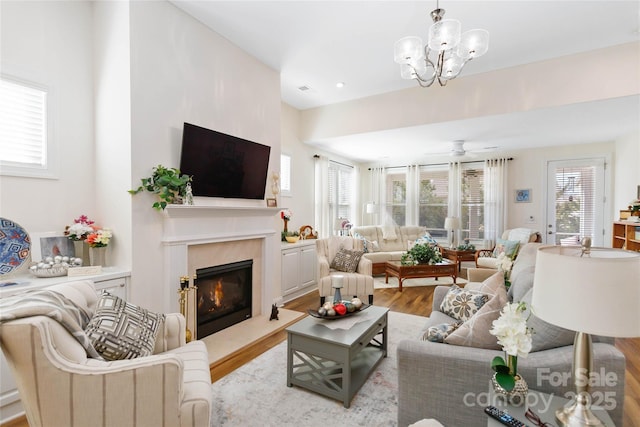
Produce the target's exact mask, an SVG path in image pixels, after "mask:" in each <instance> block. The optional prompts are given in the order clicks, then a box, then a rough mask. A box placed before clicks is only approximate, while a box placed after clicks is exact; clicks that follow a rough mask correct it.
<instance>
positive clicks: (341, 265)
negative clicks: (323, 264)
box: [330, 249, 364, 273]
mask: <svg viewBox="0 0 640 427" xmlns="http://www.w3.org/2000/svg"><path fill="white" fill-rule="evenodd" d="M363 253H364V252H363V251H352V250H349V249H340V250H339V251H338V253H337V254H336V256H335V257H334V258H333V260H332V261H331V266H330V267H331V268H333V269H334V270H338V271H344V272H345V273H353V272H355V271H356V270H357V268H358V263H359V262H360V258H362V254H363Z"/></svg>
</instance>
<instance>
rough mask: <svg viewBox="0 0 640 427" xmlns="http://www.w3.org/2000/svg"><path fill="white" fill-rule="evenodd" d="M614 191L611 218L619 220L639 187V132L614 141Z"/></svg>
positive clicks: (636, 195)
mask: <svg viewBox="0 0 640 427" xmlns="http://www.w3.org/2000/svg"><path fill="white" fill-rule="evenodd" d="M613 166H614V168H615V169H614V170H615V178H614V179H615V191H614V192H613V197H614V201H613V218H614V219H618V218H620V210H621V209H627V207H628V206H629V202H630V201H631V200H633V199H634V198H636V197H639V196H638V186H640V131H638V132H635V133H632V134H629V135H625V136H624V137H622V138H620V139H618V140H617V141H616V153H615V160H614V163H613Z"/></svg>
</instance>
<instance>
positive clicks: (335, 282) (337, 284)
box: [331, 276, 344, 288]
mask: <svg viewBox="0 0 640 427" xmlns="http://www.w3.org/2000/svg"><path fill="white" fill-rule="evenodd" d="M343 280H344V277H343V276H331V286H332V287H334V288H341V287H342V283H343Z"/></svg>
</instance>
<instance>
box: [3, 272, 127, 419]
mask: <svg viewBox="0 0 640 427" xmlns="http://www.w3.org/2000/svg"><path fill="white" fill-rule="evenodd" d="M129 276H130V273H129V272H128V271H122V270H119V269H117V268H115V267H107V268H104V269H103V273H102V274H100V275H95V276H78V277H66V276H65V277H53V278H47V279H41V278H36V277H33V276H21V277H13V278H11V279H10V280H9V279H8V280H6V281H12V282H17V283H19V284H18V285H14V286H7V287H2V288H0V289H1V291H0V298H5V297H8V296H10V295H13V294H16V293H20V292H23V291H26V290H32V289H42V288H46V287H49V286H53V285H57V284H59V283H64V282H71V281H75V280H85V279H88V280H93V282H94V283H95V287H96V290H98V291H100V290H103V289H105V290H107V291H109V292H110V293H111V294H113V295H117V296H119V297H120V298H123V299H127V297H128V293H127V290H128V286H127V282H128V280H129ZM1 281H2V280H0V282H1ZM22 414H24V409H23V408H22V403H20V395H19V394H18V388H17V386H16V383H15V380H14V378H13V374H12V373H11V370H10V368H9V366H8V364H7V361H6V359H5V357H4V354H2V351H1V350H0V424H4V423H6V422H8V421H10V420H12V419H14V418H16V417H19V416H21V415H22Z"/></svg>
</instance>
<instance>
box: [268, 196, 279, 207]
mask: <svg viewBox="0 0 640 427" xmlns="http://www.w3.org/2000/svg"><path fill="white" fill-rule="evenodd" d="M267 207H268V208H277V207H278V201H277V200H276V199H272V198H269V199H267Z"/></svg>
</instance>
